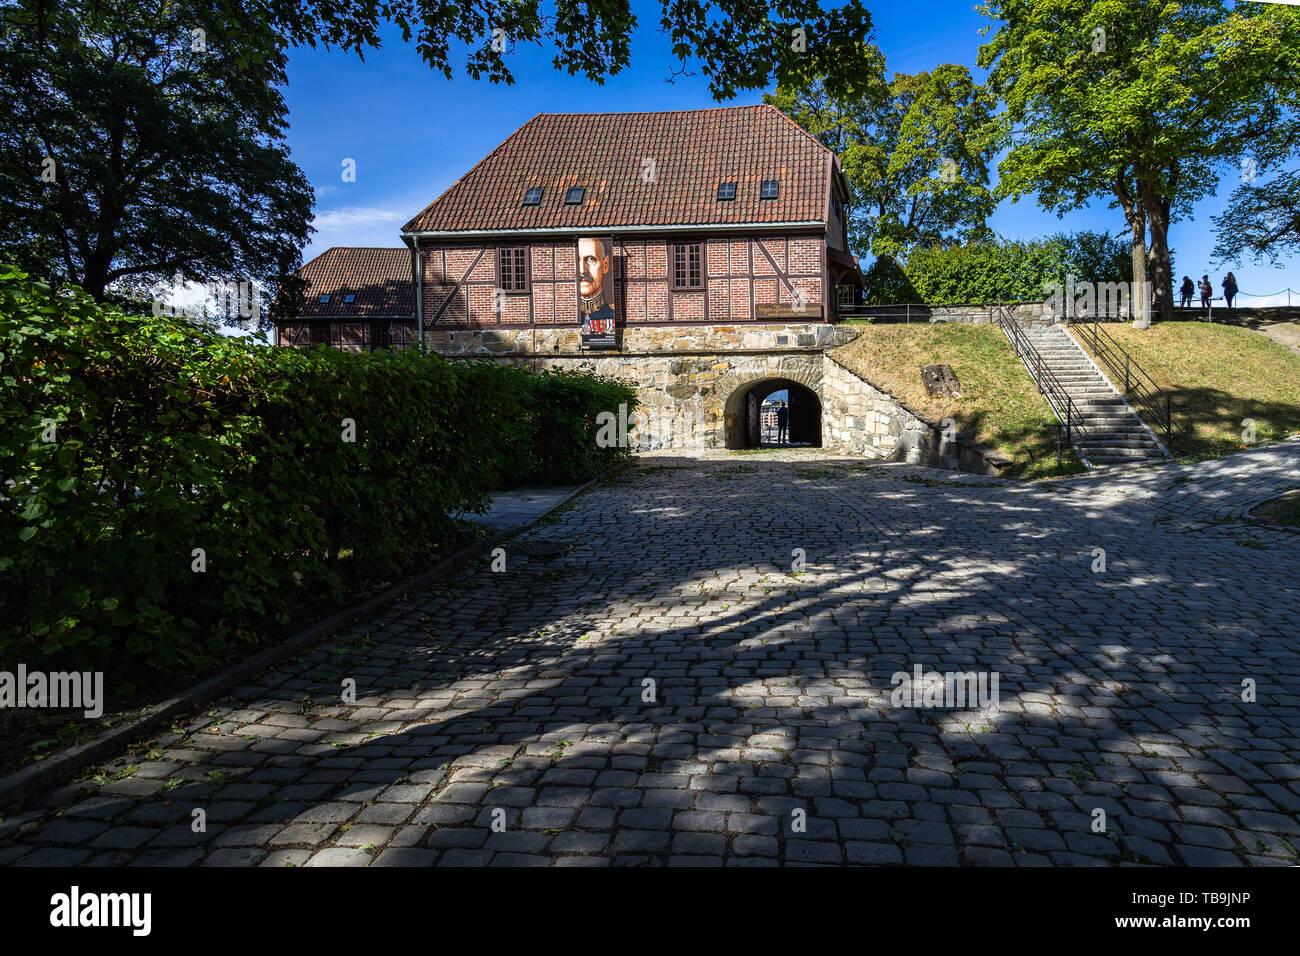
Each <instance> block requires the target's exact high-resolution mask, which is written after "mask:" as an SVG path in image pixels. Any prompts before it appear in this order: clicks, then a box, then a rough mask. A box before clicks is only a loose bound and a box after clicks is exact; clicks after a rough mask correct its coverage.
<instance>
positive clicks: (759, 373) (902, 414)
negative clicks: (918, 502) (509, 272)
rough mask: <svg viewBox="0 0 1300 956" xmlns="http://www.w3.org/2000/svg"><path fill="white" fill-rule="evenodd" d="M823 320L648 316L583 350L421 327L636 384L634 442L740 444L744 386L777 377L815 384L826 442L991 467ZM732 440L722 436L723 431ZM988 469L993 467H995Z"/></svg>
mask: <svg viewBox="0 0 1300 956" xmlns="http://www.w3.org/2000/svg"><path fill="white" fill-rule="evenodd" d="M858 334H859V333H858V330H856V329H855V328H853V327H852V326H831V325H826V324H824V323H804V324H797V323H774V324H771V325H749V324H746V325H695V326H649V327H634V328H629V329H625V330H623V331H622V333H621V343H620V344H621V348H620V349H619V350H618V351H612V350H610V351H605V350H592V351H586V352H584V351H582V342H581V338H580V336H579V333H578V330H577V329H576V328H565V329H536V330H534V329H531V328H530V329H484V330H481V331H477V332H475V331H445V330H428V331H426V333H425V342H426V345H427V347H428V348H429V349H430V350H431V351H435V352H438V353H439V354H441V355H444V356H446V357H448V358H463V359H483V360H488V361H496V362H506V363H510V364H515V365H528V366H531V367H535V368H562V369H586V370H589V371H592V372H595V373H597V374H599V375H605V376H609V377H611V378H618V379H623V380H625V381H629V382H632V383H633V384H634V385H636V387H637V392H638V396H639V399H640V406H639V408H638V409H637V412H636V414H635V415H634V416H633V417H632V420H631V421H630V422H629V426H630V427H629V429H628V432H629V434H628V439H629V441H630V442H631V444H632V446H633V447H634V448H637V449H657V448H681V449H685V450H692V449H695V450H699V449H707V448H726V447H740V446H741V445H742V444H743V436H744V430H745V423H744V414H745V408H744V404H745V403H744V396H745V394H746V393H747V392H748V391H749V387H750V386H751V385H756V384H758V383H759V382H766V381H770V380H773V379H780V380H785V381H789V382H794V383H797V384H799V385H802V386H804V387H805V388H807V389H809V390H810V391H811V392H813V394H815V395H816V396H817V398H818V400H819V401H820V402H821V406H822V444H823V446H825V447H828V448H834V449H836V450H840V451H844V452H848V453H850V454H854V455H862V456H864V457H867V458H877V459H888V460H899V461H907V462H911V463H914V464H921V465H930V466H934V467H947V468H959V467H960V468H962V469H963V470H969V471H979V472H988V471H990V469H989V468H988V467H987V466H986V464H985V462H984V458H983V457H982V456H981V454H979V453H978V451H975V452H972V449H976V448H977V446H971V445H970V443H969V442H962V441H960V440H959V442H949V443H947V445H946V446H945V445H944V443H942V442H941V436H940V434H939V431H938V430H937V429H936V428H935V427H934V426H933V425H932V424H930V423H928V422H925V421H923V420H922V419H921V418H919V417H918V416H917V415H915V414H913V413H912V412H911V411H910V410H909V409H907V408H906V407H904V406H903V405H902V404H900V403H899V402H898V401H897V400H896V399H894V398H893V397H892V396H890V395H888V394H886V393H885V392H882V391H880V390H879V389H876V388H875V387H873V386H872V385H871V384H869V383H868V382H866V381H865V380H863V379H861V378H859V377H858V376H857V375H856V374H855V373H854V372H852V371H850V370H849V369H847V368H845V367H844V366H842V365H840V364H839V363H838V362H836V361H835V360H834V359H833V358H831V357H830V356H829V354H828V350H829V349H831V348H834V347H836V346H838V345H843V344H845V343H847V342H849V341H852V340H853V339H854V338H856V337H857V335H858ZM729 439H730V441H729ZM993 473H996V469H993Z"/></svg>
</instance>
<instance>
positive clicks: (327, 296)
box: [320, 292, 330, 305]
mask: <svg viewBox="0 0 1300 956" xmlns="http://www.w3.org/2000/svg"><path fill="white" fill-rule="evenodd" d="M329 300H330V294H329V293H328V292H324V293H322V294H321V297H320V301H321V305H324V304H325V303H326V302H328V301H329Z"/></svg>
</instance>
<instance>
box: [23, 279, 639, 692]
mask: <svg viewBox="0 0 1300 956" xmlns="http://www.w3.org/2000/svg"><path fill="white" fill-rule="evenodd" d="M0 395H2V396H3V402H2V403H0V480H3V482H4V485H3V489H0V541H3V545H2V546H0V607H3V608H4V614H3V617H2V618H0V661H3V662H7V663H10V664H12V663H14V662H18V661H22V662H25V663H27V664H29V665H33V664H35V663H36V662H38V661H41V662H45V663H48V664H50V665H51V666H53V665H54V664H56V663H59V662H69V663H71V662H75V665H76V666H77V667H78V669H87V668H90V667H92V666H93V667H96V668H98V667H99V666H102V665H103V664H104V663H105V662H107V661H109V660H110V659H111V660H113V661H114V664H115V665H117V664H120V663H122V662H124V661H129V662H131V663H132V664H134V665H144V666H146V667H152V668H159V669H161V668H176V667H182V668H190V667H194V666H201V665H203V664H205V663H210V662H212V661H213V660H215V659H219V658H221V657H224V656H227V655H229V654H231V653H232V652H233V651H234V650H235V645H236V644H238V643H239V642H240V641H242V640H247V639H251V638H252V637H253V635H254V634H255V633H256V632H257V629H258V628H259V627H263V626H267V625H269V624H270V622H272V621H279V622H280V623H282V624H283V623H284V622H285V621H287V620H288V615H289V612H290V611H291V610H292V609H293V608H294V607H295V606H298V605H301V604H304V603H307V602H315V601H319V600H325V599H330V600H338V599H340V598H342V597H343V596H344V595H345V594H346V593H347V591H348V589H349V587H351V586H355V583H356V582H355V580H353V579H354V578H356V576H357V575H358V574H360V575H362V576H363V577H365V578H375V579H383V577H384V576H386V575H392V574H395V573H397V572H399V571H400V570H402V569H403V568H404V567H407V566H409V563H410V562H412V561H414V560H418V559H420V558H421V557H423V556H425V555H427V554H428V553H429V552H430V550H431V549H433V548H436V547H438V546H439V545H442V544H446V543H448V542H450V541H452V540H453V538H454V536H455V533H456V527H457V525H456V521H455V520H454V519H453V518H452V517H451V516H452V515H455V514H458V513H461V512H474V511H481V510H482V509H483V508H484V507H485V506H486V504H487V501H488V499H489V496H490V495H491V493H492V492H493V491H494V490H496V489H498V488H500V487H502V486H503V485H508V484H512V483H517V482H523V481H552V482H554V481H561V482H576V481H579V480H582V479H585V478H588V477H591V476H592V475H594V474H596V473H598V472H599V471H601V470H602V469H604V468H606V467H608V466H609V465H610V464H612V463H613V462H614V461H615V460H616V459H617V458H619V457H620V456H623V455H626V454H627V450H626V449H620V448H599V447H597V443H596V431H597V427H596V416H597V414H598V413H599V412H600V411H604V410H616V409H617V407H618V405H619V404H620V403H622V402H626V403H627V404H628V406H629V408H630V407H632V406H634V405H635V402H636V395H635V389H634V388H633V387H632V386H630V385H627V384H625V383H622V382H616V381H612V380H609V379H604V378H599V377H597V376H594V375H588V374H575V373H561V372H546V373H541V374H539V373H536V372H533V371H531V370H528V369H522V368H512V367H505V366H500V365H496V364H487V363H482V364H470V363H453V362H447V361H444V360H442V359H440V358H437V357H435V356H427V355H420V354H418V353H416V352H413V351H412V352H375V353H368V354H342V353H339V352H337V351H333V350H330V349H325V348H315V349H310V350H298V349H289V348H275V347H271V346H267V345H264V344H261V343H257V342H252V341H249V340H243V339H233V338H228V337H225V336H223V335H221V334H220V333H218V332H216V331H215V330H213V329H209V328H206V327H203V326H198V325H194V324H192V323H190V322H187V321H186V320H185V319H183V318H171V317H167V316H162V317H153V316H146V317H139V316H133V315H128V314H125V313H123V312H122V311H120V310H118V309H116V308H113V307H104V306H100V305H97V304H96V303H95V302H94V301H93V300H91V299H90V298H89V297H87V296H86V295H84V294H83V293H81V292H80V291H78V290H75V289H57V290H56V289H54V288H51V287H50V286H48V285H45V284H42V283H39V282H33V281H29V280H28V278H27V277H26V276H25V275H23V274H22V273H20V272H17V271H15V270H12V269H0ZM349 439H352V440H349ZM197 549H201V555H200V554H199V553H198V551H197ZM200 558H201V559H202V566H203V567H204V570H202V571H197V570H195V568H196V567H199V566H200V563H199V562H200Z"/></svg>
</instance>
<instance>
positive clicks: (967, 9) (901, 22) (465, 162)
mask: <svg viewBox="0 0 1300 956" xmlns="http://www.w3.org/2000/svg"><path fill="white" fill-rule="evenodd" d="M868 7H869V9H870V10H871V14H872V19H873V21H874V23H875V26H876V35H877V42H878V43H879V45H880V47H881V49H882V50H883V51H884V53H885V56H886V58H887V62H888V67H889V69H890V70H891V71H899V72H906V73H913V72H917V71H920V70H925V69H930V68H932V67H934V66H935V65H936V64H939V63H962V64H966V65H967V66H970V67H971V68H972V69H974V68H975V57H976V52H977V50H978V47H979V44H980V43H981V42H982V41H981V37H980V34H979V31H980V29H981V28H982V27H983V26H986V25H987V24H988V23H989V21H988V20H987V19H986V18H984V17H982V16H980V15H979V14H978V13H976V12H975V7H974V3H973V0H928V2H925V3H917V2H915V0H910V2H902V0H884V2H875V3H871V2H868ZM634 9H635V10H636V12H637V15H638V17H639V19H640V21H641V24H640V26H639V27H638V29H637V33H636V35H635V37H634V38H633V43H632V62H631V66H630V68H628V69H627V70H625V71H624V72H623V73H621V74H619V75H618V76H615V77H612V78H609V79H607V80H606V82H605V84H604V85H603V86H598V85H596V84H594V83H591V82H590V81H588V80H586V79H585V78H583V77H571V76H568V75H567V74H565V73H563V72H559V71H556V70H555V69H554V68H553V67H552V66H551V62H550V61H551V59H552V57H553V56H554V54H553V52H552V51H551V50H550V49H549V48H539V47H534V46H529V45H520V46H519V47H518V48H517V49H516V51H515V52H514V53H513V54H512V55H511V58H510V61H509V62H510V64H511V69H512V71H513V72H514V74H515V77H516V83H515V85H514V86H503V85H493V84H491V83H488V82H487V81H486V80H481V81H475V80H471V79H469V78H468V77H465V76H463V75H460V74H459V70H458V73H457V75H456V77H455V78H454V79H452V80H450V81H449V80H447V79H445V78H444V77H443V76H442V75H441V74H440V73H435V72H434V71H433V70H432V69H431V68H429V67H428V66H427V65H426V64H425V63H424V62H423V61H422V60H421V59H420V58H419V56H418V54H417V53H416V52H415V49H414V47H413V46H407V45H404V44H403V43H402V42H401V38H400V36H398V35H397V33H396V31H389V32H388V33H386V35H385V43H384V45H383V47H382V49H380V50H378V51H371V52H369V53H367V54H366V59H365V62H362V61H361V60H360V59H358V58H357V57H356V56H355V55H349V54H345V53H341V52H338V51H325V50H320V49H318V50H311V49H301V50H294V51H292V52H291V54H290V61H289V85H288V89H287V90H286V92H285V96H286V100H287V102H288V105H289V122H290V128H289V134H288V142H289V147H290V149H291V150H292V154H293V158H294V160H295V161H296V162H297V163H298V165H299V166H301V167H302V168H303V169H304V170H305V171H306V173H307V175H308V177H309V178H310V180H311V182H312V185H313V186H314V187H315V189H316V200H317V202H316V227H317V230H318V231H317V233H316V234H315V235H314V236H313V237H312V241H311V243H310V245H309V246H308V248H307V249H306V251H305V255H306V258H311V257H312V256H314V255H316V254H317V253H319V252H321V251H323V250H324V249H326V248H328V247H329V246H333V245H356V246H369V245H378V246H390V245H397V244H398V238H397V233H398V230H399V229H400V228H401V227H402V225H403V224H404V223H405V222H406V221H407V220H408V219H410V218H411V217H412V216H413V215H415V213H417V212H418V211H419V210H420V209H422V208H423V207H424V206H425V205H427V204H428V203H430V202H432V201H433V200H434V199H435V198H436V197H437V196H438V195H439V194H440V193H441V192H442V191H443V190H444V189H446V188H447V187H448V186H450V185H451V184H452V183H453V182H454V181H455V180H456V179H457V178H458V177H459V176H461V175H462V174H464V173H465V172H466V171H467V170H468V169H469V168H470V167H471V166H473V165H474V163H476V162H477V161H478V160H479V159H481V158H482V157H483V156H484V155H486V154H487V153H488V152H489V151H490V150H491V149H492V148H493V147H495V146H496V145H497V144H498V143H499V142H501V141H502V140H503V139H505V138H506V137H507V136H509V135H510V133H512V132H513V131H514V130H516V129H518V128H519V127H520V126H521V125H523V124H524V123H525V122H526V121H527V120H528V119H529V118H531V117H532V116H534V115H535V114H537V113H541V112H587V111H592V112H601V111H610V112H616V111H631V110H670V109H693V108H704V107H709V106H716V105H719V104H717V103H716V102H715V101H714V100H713V98H712V97H711V96H710V94H709V91H708V85H707V82H706V81H705V79H704V78H703V77H702V76H696V77H685V78H678V80H677V81H676V83H675V84H669V83H668V82H666V79H667V77H668V76H669V75H670V72H671V70H672V68H673V66H674V63H675V61H674V60H673V58H672V56H671V54H670V52H669V48H668V44H667V43H666V42H665V39H664V37H663V36H662V34H660V33H659V28H658V20H659V17H658V7H657V5H656V4H646V3H643V2H640V0H634ZM453 53H454V54H455V53H456V51H454V50H453ZM459 59H460V58H459V57H458V56H456V57H455V58H454V59H453V63H454V64H455V65H456V66H457V67H459ZM977 76H981V78H982V75H981V74H979V73H977ZM761 99H762V94H761V92H760V91H754V92H752V93H745V94H742V95H740V96H739V97H737V98H736V99H734V100H731V101H729V103H728V104H722V105H731V104H743V103H757V102H761ZM349 158H350V159H354V160H355V161H356V170H357V174H356V182H348V183H345V182H343V181H342V177H341V175H340V174H341V172H342V165H341V164H342V163H343V161H344V160H345V159H349ZM1237 178H1238V177H1237V173H1236V172H1235V171H1233V170H1229V171H1226V172H1225V174H1224V178H1223V180H1222V182H1221V185H1220V188H1219V191H1218V195H1217V196H1215V197H1212V198H1210V199H1207V200H1205V201H1203V202H1201V203H1200V204H1198V206H1197V207H1196V210H1195V218H1194V219H1192V220H1186V221H1183V222H1180V223H1177V224H1175V226H1174V227H1173V229H1172V231H1171V242H1172V245H1173V248H1174V250H1175V255H1176V260H1175V263H1174V265H1175V269H1176V271H1177V272H1178V273H1179V275H1182V274H1184V273H1186V274H1190V275H1192V276H1193V277H1199V276H1200V274H1201V273H1203V272H1207V271H1210V272H1211V274H1212V275H1215V274H1216V271H1215V270H1213V269H1212V265H1211V261H1210V252H1211V250H1212V248H1213V246H1214V237H1213V229H1212V224H1211V222H1210V217H1211V216H1212V215H1214V214H1216V213H1218V212H1220V211H1222V209H1223V208H1224V206H1225V204H1226V202H1227V199H1228V196H1229V195H1230V194H1231V192H1232V187H1233V185H1234V183H1235V181H1236V180H1237ZM990 224H991V225H992V227H993V228H994V229H995V230H996V231H997V232H999V233H1000V234H1002V235H1003V236H1006V237H1008V238H1031V237H1033V236H1040V235H1044V234H1047V233H1052V232H1056V231H1059V230H1067V231H1075V230H1079V229H1105V230H1108V231H1110V232H1112V233H1118V232H1121V231H1122V230H1123V226H1124V223H1123V217H1122V216H1121V214H1120V213H1119V211H1118V210H1115V209H1107V208H1106V203H1105V201H1098V202H1097V203H1095V204H1094V206H1093V207H1092V208H1091V209H1088V210H1084V211H1081V212H1078V213H1073V214H1071V215H1070V216H1068V217H1067V218H1066V219H1065V220H1064V221H1062V220H1058V219H1057V217H1056V216H1055V215H1054V214H1052V213H1048V212H1044V211H1043V210H1041V209H1039V208H1038V207H1037V205H1036V204H1035V203H1034V202H1033V201H1032V200H1030V199H1026V200H1022V201H1021V202H1020V203H1018V204H1012V203H1010V202H1003V203H1002V204H1001V205H1000V206H999V207H998V210H997V212H996V213H995V215H994V216H993V218H992V220H991V223H990ZM1225 268H1229V267H1225ZM1223 271H1224V270H1223V269H1219V270H1217V275H1222V272H1223ZM1234 271H1235V272H1236V274H1237V278H1238V284H1239V285H1240V287H1241V291H1242V292H1243V293H1273V292H1276V291H1278V290H1281V289H1285V288H1286V287H1287V286H1288V285H1289V286H1290V287H1291V288H1293V289H1297V290H1300V259H1293V260H1292V261H1290V262H1288V263H1287V264H1286V267H1285V268H1284V269H1277V268H1273V267H1270V266H1268V265H1266V264H1262V263H1261V264H1251V263H1246V264H1244V265H1243V266H1242V267H1240V268H1234ZM1215 284H1216V291H1217V278H1216V283H1215ZM1295 300H1296V301H1297V302H1300V296H1296V297H1295ZM1267 301H1270V302H1271V301H1272V300H1267ZM1280 301H1282V302H1285V301H1286V297H1285V295H1283V296H1282V298H1281V300H1280ZM1241 304H1243V305H1258V304H1266V300H1252V299H1248V298H1245V299H1243V301H1242V303H1241Z"/></svg>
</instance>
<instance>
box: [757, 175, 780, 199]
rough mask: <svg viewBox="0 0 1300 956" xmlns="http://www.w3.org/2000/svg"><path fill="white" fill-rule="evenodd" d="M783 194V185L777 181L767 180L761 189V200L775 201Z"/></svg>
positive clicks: (759, 194) (759, 191) (759, 193)
mask: <svg viewBox="0 0 1300 956" xmlns="http://www.w3.org/2000/svg"><path fill="white" fill-rule="evenodd" d="M780 192H781V183H780V181H779V180H776V179H765V180H763V185H762V186H760V187H759V190H758V198H759V199H775V198H776V197H777V196H778V195H779V194H780Z"/></svg>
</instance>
